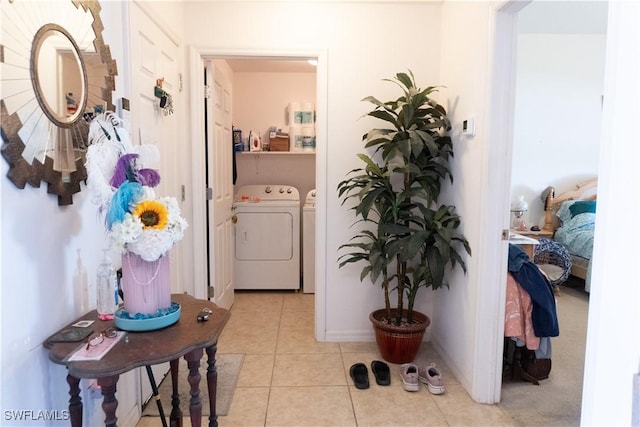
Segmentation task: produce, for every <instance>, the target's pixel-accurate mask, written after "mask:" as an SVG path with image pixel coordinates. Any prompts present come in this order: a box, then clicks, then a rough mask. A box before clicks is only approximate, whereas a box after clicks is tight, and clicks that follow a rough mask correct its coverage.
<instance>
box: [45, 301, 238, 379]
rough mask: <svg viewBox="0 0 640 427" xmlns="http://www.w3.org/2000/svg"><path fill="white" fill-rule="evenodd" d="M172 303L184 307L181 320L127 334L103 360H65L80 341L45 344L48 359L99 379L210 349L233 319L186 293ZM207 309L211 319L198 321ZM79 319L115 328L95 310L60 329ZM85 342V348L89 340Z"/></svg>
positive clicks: (97, 329) (95, 327) (99, 328)
mask: <svg viewBox="0 0 640 427" xmlns="http://www.w3.org/2000/svg"><path fill="white" fill-rule="evenodd" d="M171 300H172V301H175V302H177V303H178V304H180V307H181V314H180V318H179V320H178V321H177V322H176V323H174V324H173V325H171V326H168V327H166V328H163V329H158V330H155V331H147V332H130V331H128V332H127V336H126V337H125V338H123V339H122V340H120V342H118V343H117V344H116V345H115V346H114V347H113V348H112V349H111V350H110V351H109V352H108V353H107V354H105V355H104V356H103V357H102V359H100V360H94V361H74V362H69V361H66V360H65V359H66V358H67V357H68V356H69V355H71V354H72V353H73V352H74V351H75V350H76V349H77V348H78V347H79V346H80V345H81V344H82V343H81V342H70V343H66V342H50V341H45V342H44V344H43V346H44V347H45V348H46V349H48V350H49V359H50V360H51V361H52V362H53V363H56V364H59V365H66V366H67V368H68V370H69V374H70V375H72V376H74V377H76V378H100V377H107V376H112V375H118V374H121V373H124V372H127V371H130V370H131V369H133V368H137V367H140V366H146V365H155V364H158V363H163V362H168V361H170V360H174V359H177V358H179V357H181V356H183V355H184V354H186V353H188V352H190V351H192V350H196V349H199V348H205V347H210V346H212V345H214V344H216V343H217V342H218V337H219V336H220V333H221V332H222V329H223V328H224V326H225V324H226V323H227V321H228V320H229V317H230V313H229V311H228V310H226V309H223V308H221V307H218V306H217V305H215V304H214V303H212V302H210V301H208V300H199V299H195V298H193V297H192V296H190V295H186V294H173V295H172V296H171ZM205 307H206V308H209V309H211V310H212V313H211V314H210V315H209V320H207V321H204V322H199V321H198V320H197V318H196V317H197V314H198V313H199V312H200V311H201V310H202V309H203V308H205ZM80 320H94V321H95V322H94V323H93V325H91V327H90V328H92V329H93V330H94V332H101V331H103V330H105V329H106V328H108V327H110V326H114V321H113V320H107V321H102V320H98V314H97V312H96V311H95V310H93V311H91V312H89V313H87V314H85V315H84V316H82V317H80V318H78V319H76V320H74V321H73V322H71V323H70V324H69V325H67V326H66V327H64V328H62V329H61V330H64V329H68V328H71V327H72V326H71V325H72V324H74V323H76V322H78V321H80ZM126 338H128V339H126ZM84 343H85V345H86V340H85V341H84Z"/></svg>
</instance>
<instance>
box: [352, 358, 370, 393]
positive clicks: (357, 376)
mask: <svg viewBox="0 0 640 427" xmlns="http://www.w3.org/2000/svg"><path fill="white" fill-rule="evenodd" d="M349 375H351V379H352V380H353V385H355V386H356V388H359V389H361V390H363V389H366V388H369V371H368V370H367V365H365V364H364V363H354V364H353V365H352V366H351V368H349Z"/></svg>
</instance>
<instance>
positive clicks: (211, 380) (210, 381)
mask: <svg viewBox="0 0 640 427" xmlns="http://www.w3.org/2000/svg"><path fill="white" fill-rule="evenodd" d="M217 350H218V345H217V344H214V345H212V346H211V347H207V348H206V351H207V389H208V391H209V427H218V414H217V413H216V397H217V395H218V368H216V351H217Z"/></svg>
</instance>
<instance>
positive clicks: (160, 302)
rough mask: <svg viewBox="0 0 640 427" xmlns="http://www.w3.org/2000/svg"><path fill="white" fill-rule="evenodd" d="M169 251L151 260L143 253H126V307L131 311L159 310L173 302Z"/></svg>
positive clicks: (124, 282) (124, 264)
mask: <svg viewBox="0 0 640 427" xmlns="http://www.w3.org/2000/svg"><path fill="white" fill-rule="evenodd" d="M169 265H170V262H169V255H168V254H167V255H164V256H161V257H160V258H158V259H157V260H156V261H153V262H149V261H145V260H143V259H142V258H140V256H139V255H136V254H133V253H131V252H126V253H124V254H123V255H122V292H123V294H124V309H125V310H126V311H127V312H128V313H129V314H130V315H132V316H133V315H135V314H136V313H141V314H150V315H155V314H157V310H159V309H167V308H169V307H170V306H171V275H170V269H169Z"/></svg>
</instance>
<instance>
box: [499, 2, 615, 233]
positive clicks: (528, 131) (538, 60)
mask: <svg viewBox="0 0 640 427" xmlns="http://www.w3.org/2000/svg"><path fill="white" fill-rule="evenodd" d="M528 9H529V8H528V7H527V8H525V9H524V10H523V11H522V12H520V14H526V13H527V10H528ZM541 25H544V23H541ZM605 44H606V35H605V34H530V33H529V34H522V33H521V34H519V35H518V46H517V49H518V59H517V74H516V102H515V123H514V126H515V129H514V142H513V150H514V153H513V164H512V167H513V170H512V175H511V186H512V191H511V201H514V200H516V199H517V198H518V196H520V195H523V196H524V197H525V200H526V201H527V202H528V203H529V212H527V213H526V214H525V221H526V223H527V225H528V226H531V225H539V226H542V225H544V203H543V202H542V200H540V193H541V192H542V191H543V190H544V189H545V188H546V187H547V186H549V185H552V186H553V187H554V188H555V189H556V194H560V193H562V192H564V191H567V190H571V189H573V188H575V187H574V186H575V184H578V183H580V182H582V181H585V180H586V179H588V178H592V177H594V176H597V175H598V155H599V152H600V127H601V122H602V95H603V91H604V55H605Z"/></svg>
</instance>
